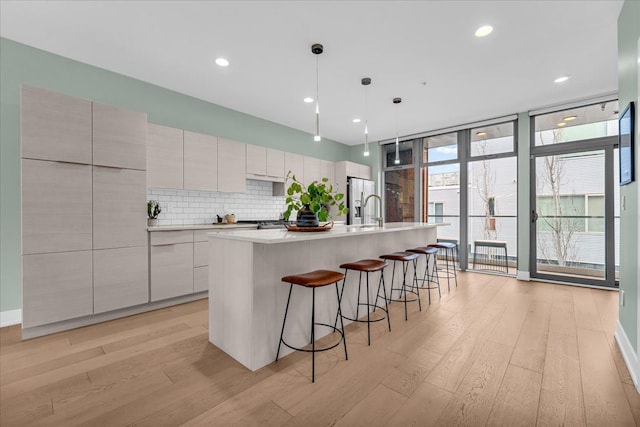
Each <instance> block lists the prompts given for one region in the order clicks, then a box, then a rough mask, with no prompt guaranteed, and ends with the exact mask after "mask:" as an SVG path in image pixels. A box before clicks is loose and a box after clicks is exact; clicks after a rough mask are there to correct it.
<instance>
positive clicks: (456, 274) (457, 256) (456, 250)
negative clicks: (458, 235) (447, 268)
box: [451, 245, 460, 288]
mask: <svg viewBox="0 0 640 427" xmlns="http://www.w3.org/2000/svg"><path fill="white" fill-rule="evenodd" d="M453 251H454V249H451V254H452V255H453ZM456 259H457V260H460V254H459V253H458V245H456V247H455V258H453V278H454V279H455V280H456V288H457V287H458V272H457V270H456V261H455V260H456Z"/></svg>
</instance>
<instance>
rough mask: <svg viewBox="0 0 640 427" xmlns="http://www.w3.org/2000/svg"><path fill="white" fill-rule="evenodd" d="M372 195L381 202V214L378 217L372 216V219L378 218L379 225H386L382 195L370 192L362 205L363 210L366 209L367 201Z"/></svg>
mask: <svg viewBox="0 0 640 427" xmlns="http://www.w3.org/2000/svg"><path fill="white" fill-rule="evenodd" d="M372 197H375V198H376V199H378V201H379V202H380V216H379V217H378V218H371V219H377V220H378V227H384V218H383V217H382V199H381V198H380V196H378V195H377V194H370V195H369V196H367V198H366V199H364V205H362V210H363V211H364V208H366V207H367V202H368V201H369V199H370V198H372Z"/></svg>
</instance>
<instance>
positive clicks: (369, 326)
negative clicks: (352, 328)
mask: <svg viewBox="0 0 640 427" xmlns="http://www.w3.org/2000/svg"><path fill="white" fill-rule="evenodd" d="M366 274H367V342H368V344H369V345H371V304H370V302H369V272H368V271H367V272H366ZM360 278H361V279H362V272H360Z"/></svg>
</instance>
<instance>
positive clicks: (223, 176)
mask: <svg viewBox="0 0 640 427" xmlns="http://www.w3.org/2000/svg"><path fill="white" fill-rule="evenodd" d="M246 150H247V149H246V144H244V143H242V142H236V141H231V140H228V139H223V138H218V191H225V192H230V193H244V192H245V191H246V188H247V184H246V173H247V172H246V171H247V162H246V158H247V151H246Z"/></svg>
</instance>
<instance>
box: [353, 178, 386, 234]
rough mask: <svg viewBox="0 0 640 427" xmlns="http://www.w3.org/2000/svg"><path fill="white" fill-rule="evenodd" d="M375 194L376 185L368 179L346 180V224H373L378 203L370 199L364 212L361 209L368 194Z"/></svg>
mask: <svg viewBox="0 0 640 427" xmlns="http://www.w3.org/2000/svg"><path fill="white" fill-rule="evenodd" d="M375 192H376V183H375V182H373V181H370V180H368V179H360V178H348V179H347V207H348V208H349V214H348V215H347V224H354V225H355V224H374V223H375V220H373V218H374V217H377V216H378V215H376V212H377V209H378V207H377V205H378V201H377V200H375V199H370V200H369V203H368V204H367V207H366V211H365V210H364V209H363V207H362V206H363V205H364V202H365V200H366V199H367V197H368V196H369V195H370V194H374V193H375Z"/></svg>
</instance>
